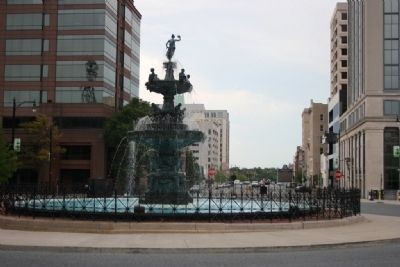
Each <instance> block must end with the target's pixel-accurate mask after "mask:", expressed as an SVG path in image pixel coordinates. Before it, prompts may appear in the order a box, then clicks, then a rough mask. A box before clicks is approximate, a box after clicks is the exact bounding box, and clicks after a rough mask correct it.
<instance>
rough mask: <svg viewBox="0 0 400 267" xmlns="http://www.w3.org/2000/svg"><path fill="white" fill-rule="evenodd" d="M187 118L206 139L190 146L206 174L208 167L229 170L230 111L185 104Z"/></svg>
mask: <svg viewBox="0 0 400 267" xmlns="http://www.w3.org/2000/svg"><path fill="white" fill-rule="evenodd" d="M183 107H184V108H186V113H185V116H186V119H187V120H188V121H189V123H190V124H192V127H197V128H198V129H199V130H201V131H202V132H203V133H204V134H205V136H206V139H205V141H204V142H203V143H197V144H194V145H192V146H190V147H189V149H190V150H191V151H192V152H193V155H194V156H195V157H196V158H197V159H198V163H199V165H200V166H201V167H202V170H203V172H204V175H205V176H207V172H208V169H216V170H222V171H228V170H229V113H228V112H227V111H226V110H206V109H205V107H204V105H203V104H185V105H183Z"/></svg>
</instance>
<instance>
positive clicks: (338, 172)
mask: <svg viewBox="0 0 400 267" xmlns="http://www.w3.org/2000/svg"><path fill="white" fill-rule="evenodd" d="M335 177H336V180H340V178H342V173H341V172H340V171H336V172H335Z"/></svg>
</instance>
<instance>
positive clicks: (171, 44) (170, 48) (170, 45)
mask: <svg viewBox="0 0 400 267" xmlns="http://www.w3.org/2000/svg"><path fill="white" fill-rule="evenodd" d="M177 37H178V38H177V39H175V35H174V34H172V36H171V39H169V40H168V42H167V43H166V44H165V46H166V47H167V58H168V60H169V61H171V58H172V57H173V56H174V54H175V42H179V41H180V40H181V36H180V35H178V36H177Z"/></svg>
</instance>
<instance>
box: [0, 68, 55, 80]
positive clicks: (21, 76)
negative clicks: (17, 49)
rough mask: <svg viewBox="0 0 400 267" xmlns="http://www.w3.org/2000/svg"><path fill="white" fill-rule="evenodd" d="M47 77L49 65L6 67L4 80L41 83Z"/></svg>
mask: <svg viewBox="0 0 400 267" xmlns="http://www.w3.org/2000/svg"><path fill="white" fill-rule="evenodd" d="M41 72H42V77H47V74H48V65H43V67H42V66H41V65H5V70H4V78H5V80H6V81H40V73H41Z"/></svg>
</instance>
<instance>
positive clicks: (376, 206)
mask: <svg viewBox="0 0 400 267" xmlns="http://www.w3.org/2000/svg"><path fill="white" fill-rule="evenodd" d="M363 213H366V214H376V215H384V216H396V217H400V205H391V204H385V203H379V202H377V203H376V202H371V203H368V202H361V214H363Z"/></svg>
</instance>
